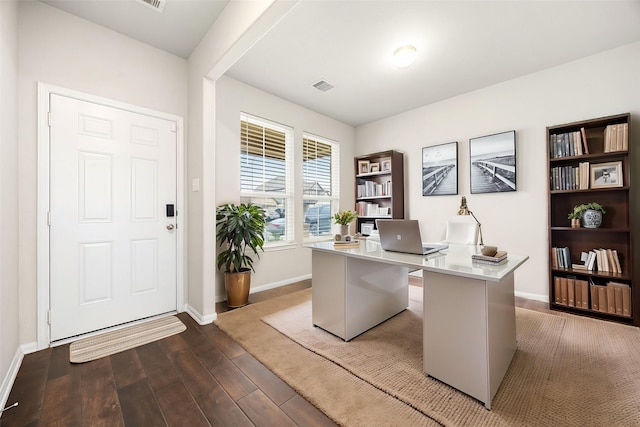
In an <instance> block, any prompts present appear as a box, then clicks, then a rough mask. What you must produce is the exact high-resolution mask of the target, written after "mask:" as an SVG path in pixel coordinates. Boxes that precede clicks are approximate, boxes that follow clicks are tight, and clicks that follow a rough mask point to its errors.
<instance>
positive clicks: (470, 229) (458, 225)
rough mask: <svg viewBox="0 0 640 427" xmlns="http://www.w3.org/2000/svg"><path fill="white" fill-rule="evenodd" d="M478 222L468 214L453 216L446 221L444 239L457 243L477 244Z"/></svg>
mask: <svg viewBox="0 0 640 427" xmlns="http://www.w3.org/2000/svg"><path fill="white" fill-rule="evenodd" d="M478 230H479V228H478V223H477V222H476V221H475V220H474V219H473V218H472V217H470V216H468V215H460V216H455V217H453V218H451V219H449V220H448V221H447V229H446V232H445V238H444V241H445V242H446V243H451V244H459V245H476V244H478Z"/></svg>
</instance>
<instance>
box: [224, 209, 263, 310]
mask: <svg viewBox="0 0 640 427" xmlns="http://www.w3.org/2000/svg"><path fill="white" fill-rule="evenodd" d="M264 228H265V213H264V210H263V209H262V208H261V207H260V206H257V205H254V204H252V203H242V204H240V205H235V204H225V205H222V206H219V207H218V208H217V210H216V240H217V242H218V244H219V245H220V246H221V247H222V248H223V250H222V251H220V253H218V257H217V266H218V269H222V267H224V287H225V289H226V291H227V305H228V306H229V307H231V308H234V307H242V306H243V305H247V304H248V303H249V289H250V288H251V271H255V269H254V268H253V259H252V258H251V256H249V255H248V254H247V248H250V249H251V250H252V251H253V252H254V253H255V254H256V255H257V256H258V258H259V257H260V255H259V254H258V249H260V250H264V249H262V246H263V245H264Z"/></svg>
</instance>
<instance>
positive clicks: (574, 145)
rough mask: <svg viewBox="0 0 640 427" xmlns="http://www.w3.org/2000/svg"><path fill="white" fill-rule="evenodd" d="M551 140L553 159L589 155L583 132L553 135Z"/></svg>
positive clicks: (550, 150) (550, 151)
mask: <svg viewBox="0 0 640 427" xmlns="http://www.w3.org/2000/svg"><path fill="white" fill-rule="evenodd" d="M549 138H550V141H549V142H550V143H549V145H550V147H549V154H550V155H551V158H560V157H569V156H582V155H583V154H588V148H586V139H585V138H583V133H582V132H581V131H574V132H565V133H559V134H552V135H550V136H549Z"/></svg>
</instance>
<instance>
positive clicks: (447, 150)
mask: <svg viewBox="0 0 640 427" xmlns="http://www.w3.org/2000/svg"><path fill="white" fill-rule="evenodd" d="M450 194H458V143H457V142H448V143H446V144H440V145H433V146H431V147H424V148H423V149H422V195H423V196H444V195H450Z"/></svg>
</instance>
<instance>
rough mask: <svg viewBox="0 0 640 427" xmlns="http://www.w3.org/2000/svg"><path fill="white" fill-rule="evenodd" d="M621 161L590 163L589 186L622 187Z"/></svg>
mask: <svg viewBox="0 0 640 427" xmlns="http://www.w3.org/2000/svg"><path fill="white" fill-rule="evenodd" d="M622 181H623V177H622V162H621V161H620V162H609V163H598V164H595V165H591V188H607V187H622V186H623V185H624V184H623V182H622Z"/></svg>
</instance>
